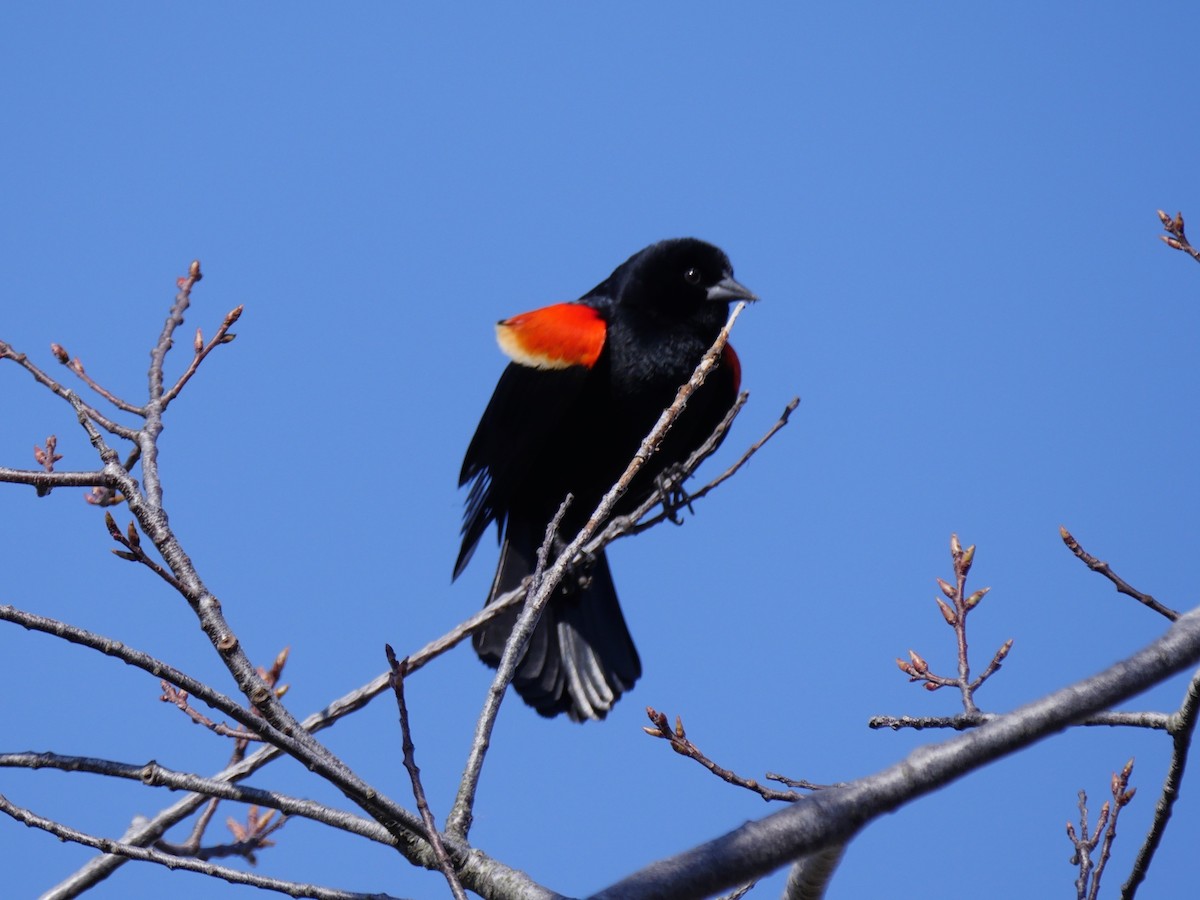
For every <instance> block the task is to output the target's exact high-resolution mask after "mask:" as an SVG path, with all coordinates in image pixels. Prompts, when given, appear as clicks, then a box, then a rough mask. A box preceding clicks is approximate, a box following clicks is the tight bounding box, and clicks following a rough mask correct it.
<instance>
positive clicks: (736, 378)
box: [721, 344, 742, 394]
mask: <svg viewBox="0 0 1200 900" xmlns="http://www.w3.org/2000/svg"><path fill="white" fill-rule="evenodd" d="M721 365H723V366H729V371H730V372H732V373H733V392H734V393H735V394H736V393H737V392H738V391H740V390H741V389H742V361H741V360H740V359H738V355H737V354H736V353H735V352H734V350H733V347H731V346H730V345H729V344H726V345H725V346H724V348H723V349H722V350H721Z"/></svg>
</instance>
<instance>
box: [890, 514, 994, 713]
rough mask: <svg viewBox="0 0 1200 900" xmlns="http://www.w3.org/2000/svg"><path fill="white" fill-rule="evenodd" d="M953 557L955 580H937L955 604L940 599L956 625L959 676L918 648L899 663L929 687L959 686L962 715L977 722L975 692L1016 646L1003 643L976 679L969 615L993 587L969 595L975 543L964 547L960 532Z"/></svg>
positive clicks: (954, 539) (952, 540)
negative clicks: (937, 669)
mask: <svg viewBox="0 0 1200 900" xmlns="http://www.w3.org/2000/svg"><path fill="white" fill-rule="evenodd" d="M950 558H951V560H952V562H953V566H954V584H950V583H949V582H948V581H945V580H944V579H941V578H939V579H937V583H938V587H940V588H941V589H942V593H943V594H945V595H946V599H947V600H949V601H950V602H951V603H953V604H954V605H953V607H950V606H947V605H946V603H945V602H944V601H943V600H942V599H941V597H938V598H936V600H937V605H938V609H940V610H941V613H942V618H943V619H945V621H946V624H947V625H949V626H950V627H951V628H953V629H954V638H955V643H956V644H957V647H958V675H957V677H954V678H950V677H948V676H945V675H938V674H936V673H934V672H932V671H931V670H930V668H929V663H927V662H926V661H925V660H924V658H922V656H921V655H920V654H919V653H917V652H916V651H915V650H909V651H908V659H907V660H904V659H899V658H897V659H896V665H897V666H898V667H899V669H900V671H901V672H903V673H904V674H906V675H907V676H908V680H909V681H914V682H915V681H919V682H922V683H923V684H924V686H925V689H926V690H929V691H936V690H938V689H940V688H944V687H957V688H958V689H959V693H960V694H961V695H962V705H963V713H962V716H963V718H964V719H965V720H967V721H971V722H974V721H977V720H978V717H979V715H980V712H979V707H978V706H977V705H976V703H975V692H976V691H977V690H979V688H980V687H981V686H982V685H983V683H984V682H985V681H987V680H988V679H989V678H991V677H992V676H993V675H994V674H996V672H998V671H999V670H1000V666H1001V664H1002V663H1003V662H1004V659H1005V657H1007V656H1008V654H1009V651H1010V650H1012V646H1013V642H1012V640H1011V639H1010V640H1007V641H1005V642H1004V643H1003V644H1001V645H1000V649H998V650H997V651H996V652H995V654H993V656H992V661H991V662H990V663H988V665H987V668H986V669H984V670H983V673H982V674H981V675H980V676H979V677H978V678H976V679H975V680H974V681H972V680H971V666H970V660H969V657H968V646H967V616H968V615H970V613H971V610H973V609H974V608H975V607H976V606H978V605H979V602H980V601H981V600H983V598H984V597H985V596H987V593H988V591H990V590H991V588H986V587H985V588H981V589H980V590H978V591H975V592H974V593H973V594H971V595H969V596H968V595H967V574H968V573H969V572H970V571H971V564H972V562H974V559H975V545H974V544H972V545H971V546H970V547H968V548H967V549H965V550H964V549H963V547H962V544H960V543H959V541H958V535H956V534H952V535H950Z"/></svg>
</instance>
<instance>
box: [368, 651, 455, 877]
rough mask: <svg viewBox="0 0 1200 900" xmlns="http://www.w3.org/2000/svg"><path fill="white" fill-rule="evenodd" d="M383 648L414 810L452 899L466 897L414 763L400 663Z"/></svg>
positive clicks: (414, 749) (394, 653) (392, 652)
mask: <svg viewBox="0 0 1200 900" xmlns="http://www.w3.org/2000/svg"><path fill="white" fill-rule="evenodd" d="M384 652H385V653H386V654H387V661H388V668H389V669H391V675H392V679H391V680H392V690H393V691H394V692H395V694H396V707H397V709H398V710H399V712H400V735H401V745H402V747H403V751H404V768H405V769H407V770H408V777H409V780H411V781H412V789H413V798H414V799H415V800H416V801H417V811H418V812H420V813H421V821H423V822H424V823H425V832H426V834H428V835H429V844H430V846H431V847H433V855H434V856H435V857H436V858H437V861H438V866H439V867H440V868H441V870H442V874H443V875H445V876H446V883H447V884H448V885H450V893H452V894H453V895H454V896H455V898H456V900H467V895H466V893H465V892H464V891H463V887H462V884H460V883H459V880H458V875H457V874H455V872H454V863H452V862H451V861H450V857H449V855H448V854H447V853H446V846H445V844H443V843H442V837H441V834H440V833H439V832H438V827H437V822H436V821H434V818H433V811H432V810H430V808H429V801H428V800H427V799H426V797H425V788H424V786H422V784H421V770H420V769H419V768H418V767H417V757H416V748H415V747H414V746H413V740H412V727H411V726H410V724H409V721H408V704H406V703H405V702H404V674H405V669H404V663H403V662H401V661H399V660H397V659H396V652H395V651H394V650H392V645H391V644H385V645H384Z"/></svg>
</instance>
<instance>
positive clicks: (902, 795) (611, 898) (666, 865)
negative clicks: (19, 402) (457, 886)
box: [596, 610, 1200, 900]
mask: <svg viewBox="0 0 1200 900" xmlns="http://www.w3.org/2000/svg"><path fill="white" fill-rule="evenodd" d="M1198 660H1200V610H1194V611H1192V612H1190V613H1188V614H1187V615H1184V616H1181V617H1180V618H1179V620H1178V621H1177V622H1176V623H1175V624H1174V625H1172V626H1171V628H1170V630H1169V631H1167V633H1166V634H1165V635H1163V636H1162V637H1160V638H1159V639H1157V640H1156V641H1154V642H1152V643H1151V644H1149V645H1148V646H1146V647H1145V648H1144V649H1142V650H1141V651H1139V652H1138V653H1136V654H1134V655H1133V656H1131V657H1129V658H1128V659H1126V660H1124V661H1122V662H1119V663H1117V664H1116V665H1114V666H1112V667H1110V668H1108V669H1105V670H1104V671H1103V672H1100V673H1099V674H1097V675H1094V676H1092V677H1091V678H1088V679H1085V680H1084V681H1080V682H1077V683H1075V684H1073V685H1070V686H1069V687H1065V688H1062V689H1061V690H1058V691H1055V692H1054V693H1052V694H1049V695H1047V696H1046V697H1043V698H1042V699H1040V700H1037V701H1035V702H1033V703H1030V704H1028V705H1027V706H1023V707H1021V708H1020V709H1018V710H1016V711H1014V712H1012V713H1010V714H1009V715H1006V716H1001V717H999V718H998V719H996V720H994V721H990V722H987V723H985V724H984V725H981V726H980V727H979V728H977V729H975V730H974V731H968V732H966V733H964V734H961V735H959V736H957V737H954V738H952V739H950V740H948V741H945V742H944V743H941V744H935V745H931V746H925V747H921V748H918V749H917V750H915V751H913V752H912V753H911V754H909V756H908V757H907V758H906V759H905V760H903V761H902V762H900V763H897V764H896V765H894V766H891V767H890V768H888V769H885V770H884V771H882V772H880V773H878V774H876V775H872V776H870V777H868V778H864V779H861V780H859V781H857V782H853V783H851V784H850V785H849V786H847V787H845V788H835V789H831V790H827V791H818V792H816V793H815V794H813V795H812V796H809V797H805V798H803V799H802V800H799V801H797V802H796V803H793V804H791V805H790V806H788V807H787V808H786V809H783V810H781V811H780V812H777V813H775V814H774V815H771V816H768V817H766V818H765V819H761V820H759V821H756V822H750V823H748V824H746V825H744V826H742V827H741V828H738V829H737V830H735V831H733V832H730V833H729V834H727V835H725V836H724V837H721V838H717V839H716V840H714V841H710V842H709V843H707V844H703V845H701V846H699V847H696V848H694V849H692V850H689V851H687V852H685V853H681V854H679V855H678V856H674V857H671V858H669V859H665V860H661V861H659V862H656V863H653V864H651V865H650V866H648V867H646V868H645V869H643V870H642V871H640V872H637V873H636V874H634V875H631V876H629V877H628V878H626V879H624V880H623V881H621V882H619V883H617V884H615V885H613V886H611V887H609V888H607V889H606V890H604V891H601V892H600V893H599V894H597V895H596V896H597V897H598V898H604V900H615V898H621V900H637V898H642V897H656V898H670V897H696V896H704V895H708V894H712V893H715V892H717V891H720V890H724V889H726V888H729V887H732V886H735V885H738V884H741V883H743V882H745V881H748V880H750V879H752V878H756V877H758V876H760V875H763V874H765V873H767V872H770V871H772V870H773V869H776V868H778V867H779V866H781V865H784V864H785V863H787V862H789V861H790V860H793V859H796V858H798V857H800V856H804V855H806V854H810V853H812V852H814V851H816V850H820V849H822V848H824V847H828V846H831V845H833V844H835V843H837V842H844V841H846V840H847V839H849V838H850V837H851V836H852V835H853V834H854V833H855V832H856V831H858V830H859V829H860V828H861V827H862V826H863V825H865V824H866V823H867V822H869V821H871V820H873V819H875V818H877V817H879V816H881V815H883V814H884V813H887V812H890V811H892V810H894V809H896V808H897V807H899V806H901V805H903V804H905V803H908V802H910V801H912V800H915V799H916V798H918V797H921V796H924V795H925V794H929V793H932V792H933V791H935V790H937V789H938V788H940V787H943V786H945V785H947V784H949V783H950V782H952V781H955V780H956V779H958V778H960V777H962V776H963V775H965V774H967V773H968V772H970V771H972V770H974V769H976V768H979V767H980V766H983V765H985V764H987V763H989V762H992V761H994V760H996V759H999V758H1001V757H1003V756H1006V755H1008V754H1010V753H1013V752H1015V751H1017V750H1020V749H1022V748H1024V747H1027V746H1029V745H1031V744H1033V743H1036V742H1037V741H1040V740H1043V739H1044V738H1046V737H1049V736H1050V735H1052V734H1055V733H1057V732H1059V731H1062V730H1063V729H1064V728H1066V727H1067V726H1069V725H1070V724H1071V723H1072V722H1074V721H1077V720H1078V719H1080V718H1082V717H1085V716H1090V715H1093V714H1095V713H1098V712H1100V711H1102V710H1104V709H1107V708H1108V707H1110V706H1112V705H1113V704H1115V703H1120V702H1121V701H1123V700H1126V699H1128V698H1129V697H1132V696H1134V695H1135V694H1138V693H1140V692H1141V691H1144V690H1146V689H1147V688H1149V687H1150V686H1152V685H1154V684H1157V683H1159V682H1160V681H1163V680H1164V679H1166V678H1168V677H1170V676H1171V675H1174V674H1175V673H1177V672H1180V671H1182V670H1183V669H1186V668H1188V667H1190V666H1193V665H1195V664H1196V662H1197V661H1198Z"/></svg>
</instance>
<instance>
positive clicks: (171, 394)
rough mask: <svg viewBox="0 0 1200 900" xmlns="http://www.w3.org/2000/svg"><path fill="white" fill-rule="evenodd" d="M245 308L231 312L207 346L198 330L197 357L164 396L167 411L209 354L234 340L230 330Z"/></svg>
mask: <svg viewBox="0 0 1200 900" xmlns="http://www.w3.org/2000/svg"><path fill="white" fill-rule="evenodd" d="M245 308H246V307H245V306H239V307H238V308H237V309H233V310H230V312H229V314H228V315H226V316H225V321H224V322H222V323H221V327H220V328H218V329H217V333H216V334H215V335H213V338H212V340H210V341H209V342H208V343H207V344H205V343H204V342H203V338H202V337H201V334H200V330H199V329H197V330H196V341H195V355H194V356H193V357H192V361H191V363H190V364H189V365H188V367H187V371H185V372H184V373H183V374H182V375H180V376H179V380H178V381H176V382H175V385H174V387H172V388H171V389H170V390H169V391H167V392H166V393H165V394H163V398H162V406H163V409H166V408H167V404H169V403H170V402H171V401H172V400H174V399H175V398H176V397H178V396H179V392H180V391H182V390H183V386H184V385H185V384H187V383H188V381H190V380H191V378H192V376H193V375H195V374H196V370H197V369H199V368H200V363H202V362H204V360H205V359H206V358H207V357H208V354H210V353H212V352H213V350H214V349H215V348H217V347H219V346H220V345H221V344H228V343H229V342H230V341H232V340H233V339H234V337H235V335H232V334H229V329H230V328H231V327H233V323H234V322H236V321H237V320H238V319H239V318H240V317H241V315H242V311H243V310H245Z"/></svg>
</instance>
